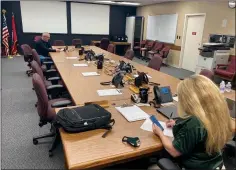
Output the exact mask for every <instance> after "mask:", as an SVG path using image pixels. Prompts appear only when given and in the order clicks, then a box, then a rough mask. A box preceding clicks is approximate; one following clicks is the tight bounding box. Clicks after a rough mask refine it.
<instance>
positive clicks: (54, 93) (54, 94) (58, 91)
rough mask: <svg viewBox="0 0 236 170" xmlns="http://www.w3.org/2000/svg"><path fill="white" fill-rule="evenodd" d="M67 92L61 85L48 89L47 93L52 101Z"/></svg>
mask: <svg viewBox="0 0 236 170" xmlns="http://www.w3.org/2000/svg"><path fill="white" fill-rule="evenodd" d="M65 90H66V89H65V87H64V86H63V85H59V84H57V85H51V86H48V87H47V93H48V95H49V96H50V98H51V99H56V98H59V97H60V96H61V95H62V93H63V92H64V91H65Z"/></svg>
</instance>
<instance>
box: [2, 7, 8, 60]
mask: <svg viewBox="0 0 236 170" xmlns="http://www.w3.org/2000/svg"><path fill="white" fill-rule="evenodd" d="M6 12H7V11H6V10H5V9H2V13H3V20H4V23H5V24H6V31H7V33H6V34H5V36H6V39H4V40H5V41H4V40H3V39H2V41H4V43H3V44H4V46H5V53H6V56H7V57H9V39H8V38H9V32H8V28H7V23H6ZM3 29H4V28H3ZM2 31H3V30H2ZM4 31H5V30H4ZM4 33H5V32H3V35H2V36H4Z"/></svg>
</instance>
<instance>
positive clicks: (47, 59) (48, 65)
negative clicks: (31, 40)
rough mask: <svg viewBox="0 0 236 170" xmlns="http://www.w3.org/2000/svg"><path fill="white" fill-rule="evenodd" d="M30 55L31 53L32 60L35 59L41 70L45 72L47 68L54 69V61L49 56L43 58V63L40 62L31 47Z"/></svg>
mask: <svg viewBox="0 0 236 170" xmlns="http://www.w3.org/2000/svg"><path fill="white" fill-rule="evenodd" d="M32 55H33V59H34V61H36V62H37V63H38V65H39V66H41V68H42V70H43V72H45V71H47V70H49V69H55V66H54V63H53V61H52V60H51V58H50V57H45V59H44V60H43V63H42V62H41V60H40V57H39V55H38V53H37V51H36V50H35V49H32Z"/></svg>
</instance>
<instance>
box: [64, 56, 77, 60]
mask: <svg viewBox="0 0 236 170" xmlns="http://www.w3.org/2000/svg"><path fill="white" fill-rule="evenodd" d="M66 59H68V60H76V59H78V57H66Z"/></svg>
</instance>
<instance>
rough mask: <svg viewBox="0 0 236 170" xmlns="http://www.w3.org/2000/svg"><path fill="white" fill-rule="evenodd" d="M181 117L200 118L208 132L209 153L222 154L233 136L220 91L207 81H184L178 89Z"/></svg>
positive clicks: (189, 79) (196, 77)
mask: <svg viewBox="0 0 236 170" xmlns="http://www.w3.org/2000/svg"><path fill="white" fill-rule="evenodd" d="M177 91H178V99H179V102H178V113H179V115H180V116H181V117H182V118H187V117H189V116H195V117H197V118H198V119H199V120H200V122H201V123H202V124H203V126H204V128H205V129H206V131H207V140H206V152H207V153H208V154H212V153H215V152H220V150H221V149H222V148H223V146H224V145H225V143H226V142H227V141H228V140H229V139H230V137H231V136H232V133H231V128H232V126H231V121H230V114H229V109H228V106H227V103H226V100H225V98H224V96H223V95H222V94H221V93H220V91H219V88H218V87H217V86H216V85H215V84H214V83H213V82H212V81H211V80H210V79H208V78H207V77H205V76H201V75H197V76H192V77H190V78H188V79H185V80H183V81H182V82H181V83H180V84H179V85H178V88H177Z"/></svg>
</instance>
